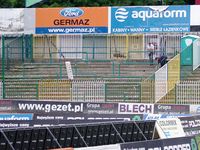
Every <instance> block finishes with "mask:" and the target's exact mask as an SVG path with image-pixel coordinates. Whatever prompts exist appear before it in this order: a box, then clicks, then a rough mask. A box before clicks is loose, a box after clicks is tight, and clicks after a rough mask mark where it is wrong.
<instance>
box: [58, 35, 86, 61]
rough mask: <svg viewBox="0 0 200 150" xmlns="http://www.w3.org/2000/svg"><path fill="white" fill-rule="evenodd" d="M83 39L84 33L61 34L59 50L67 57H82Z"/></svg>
mask: <svg viewBox="0 0 200 150" xmlns="http://www.w3.org/2000/svg"><path fill="white" fill-rule="evenodd" d="M82 39H83V38H82V35H59V36H58V47H59V52H60V53H62V55H63V56H64V57H65V58H67V59H81V58H82Z"/></svg>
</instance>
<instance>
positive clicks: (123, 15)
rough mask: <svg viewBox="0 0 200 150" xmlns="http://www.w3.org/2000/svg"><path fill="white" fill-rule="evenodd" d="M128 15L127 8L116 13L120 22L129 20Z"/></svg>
mask: <svg viewBox="0 0 200 150" xmlns="http://www.w3.org/2000/svg"><path fill="white" fill-rule="evenodd" d="M128 13H129V12H128V11H127V10H126V9H125V8H119V9H117V10H116V12H115V18H116V20H117V21H119V22H124V21H125V20H126V19H127V18H128Z"/></svg>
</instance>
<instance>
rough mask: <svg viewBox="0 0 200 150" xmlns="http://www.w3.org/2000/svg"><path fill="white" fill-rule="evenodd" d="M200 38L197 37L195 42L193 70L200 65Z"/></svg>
mask: <svg viewBox="0 0 200 150" xmlns="http://www.w3.org/2000/svg"><path fill="white" fill-rule="evenodd" d="M199 58H200V39H196V40H195V41H194V42H193V70H195V69H196V68H198V67H199V65H200V59H199Z"/></svg>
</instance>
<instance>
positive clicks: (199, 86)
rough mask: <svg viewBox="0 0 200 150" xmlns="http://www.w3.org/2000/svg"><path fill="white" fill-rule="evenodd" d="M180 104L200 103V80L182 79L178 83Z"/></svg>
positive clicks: (177, 97) (177, 92)
mask: <svg viewBox="0 0 200 150" xmlns="http://www.w3.org/2000/svg"><path fill="white" fill-rule="evenodd" d="M176 102H177V103H178V104H200V81H182V82H180V83H178V84H176Z"/></svg>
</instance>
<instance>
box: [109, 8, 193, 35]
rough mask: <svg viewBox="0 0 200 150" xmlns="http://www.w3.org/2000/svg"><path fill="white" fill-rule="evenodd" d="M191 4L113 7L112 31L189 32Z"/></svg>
mask: <svg viewBox="0 0 200 150" xmlns="http://www.w3.org/2000/svg"><path fill="white" fill-rule="evenodd" d="M189 31H190V6H185V5H184V6H132V7H130V6H128V7H112V8H111V33H144V32H189Z"/></svg>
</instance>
